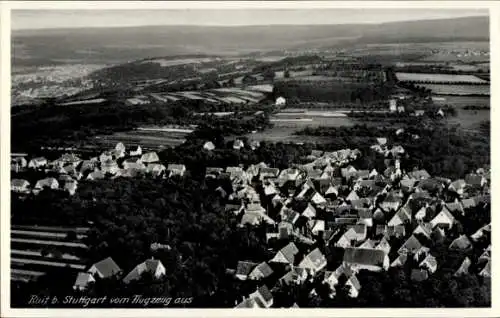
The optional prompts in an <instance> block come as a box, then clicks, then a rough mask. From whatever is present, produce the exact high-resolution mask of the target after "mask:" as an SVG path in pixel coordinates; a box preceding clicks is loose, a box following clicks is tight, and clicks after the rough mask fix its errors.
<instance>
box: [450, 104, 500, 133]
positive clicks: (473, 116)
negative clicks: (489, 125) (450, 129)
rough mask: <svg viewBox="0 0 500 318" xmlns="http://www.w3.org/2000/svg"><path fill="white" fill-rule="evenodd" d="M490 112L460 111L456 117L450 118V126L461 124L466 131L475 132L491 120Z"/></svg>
mask: <svg viewBox="0 0 500 318" xmlns="http://www.w3.org/2000/svg"><path fill="white" fill-rule="evenodd" d="M490 118H491V117H490V111H489V110H465V109H458V110H457V116H456V117H449V118H448V123H449V124H460V125H461V126H462V127H463V128H465V129H470V130H475V129H477V128H479V124H480V123H481V122H483V121H487V120H490Z"/></svg>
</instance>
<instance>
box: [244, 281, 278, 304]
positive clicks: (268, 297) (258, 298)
mask: <svg viewBox="0 0 500 318" xmlns="http://www.w3.org/2000/svg"><path fill="white" fill-rule="evenodd" d="M249 297H250V298H252V299H254V300H255V302H256V303H257V304H258V305H259V307H260V308H269V307H271V306H272V305H273V295H272V294H271V292H270V291H269V289H268V288H267V286H266V285H263V286H261V287H259V288H257V290H256V291H255V292H253V293H251V294H250V295H249Z"/></svg>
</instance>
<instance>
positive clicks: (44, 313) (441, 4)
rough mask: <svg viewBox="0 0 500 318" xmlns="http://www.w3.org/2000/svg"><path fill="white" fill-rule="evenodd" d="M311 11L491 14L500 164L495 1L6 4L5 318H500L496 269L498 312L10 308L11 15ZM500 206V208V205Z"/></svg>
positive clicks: (1, 169) (2, 155)
mask: <svg viewBox="0 0 500 318" xmlns="http://www.w3.org/2000/svg"><path fill="white" fill-rule="evenodd" d="M185 8H188V9H215V8H216V9H236V8H238V9H242V8H249V9H250V8H251V9H285V8H288V9H308V8H315V9H318V8H325V9H326V8H364V9H366V8H421V9H432V8H441V9H466V8H471V9H472V8H473V9H490V41H491V42H490V43H491V46H490V51H491V59H490V60H491V61H490V63H491V88H492V89H491V105H492V107H491V127H492V134H491V136H492V137H491V138H492V140H491V151H492V157H491V162H492V163H493V162H500V161H498V160H497V159H500V158H499V156H500V149H498V148H499V147H500V146H499V145H498V144H497V143H495V139H497V134H496V132H495V122H496V121H497V117H498V116H497V113H498V112H497V111H496V109H495V107H494V105H497V104H498V103H499V102H500V98H499V94H498V93H497V92H496V91H495V89H493V88H494V87H497V83H498V82H499V81H500V77H499V76H500V75H499V74H498V72H499V68H500V62H499V61H498V58H499V56H498V55H499V54H500V51H499V50H500V39H499V36H500V23H499V14H500V3H497V2H495V1H392V2H390V1H328V2H325V1H323V2H322V1H301V2H299V1H297V2H292V1H278V2H277V1H240V2H236V1H231V2H229V1H227V2H225V1H224V2H222V1H210V2H208V1H205V2H202V1H196V2H195V1H193V2H191V1H185V2H182V1H173V2H147V1H127V2H123V1H100V2H98V3H97V2H93V1H88V2H86V1H53V2H51V1H33V2H30V1H16V2H7V1H1V2H0V26H1V33H0V48H1V55H0V56H1V65H0V66H1V67H0V74H1V79H2V80H1V83H2V85H1V86H0V98H1V99H0V102H1V104H0V105H2V108H1V112H0V129H1V143H0V178H1V183H0V184H1V185H2V186H0V204H1V206H0V207H1V210H0V211H1V213H0V224H1V229H2V230H1V231H0V233H1V247H2V248H1V249H0V252H1V269H2V271H1V272H0V278H1V279H0V282H1V295H2V297H1V303H0V308H1V314H0V316H1V317H66V316H72V317H94V316H97V317H99V316H108V317H115V316H117V317H136V316H148V317H149V316H151V317H160V316H161V317H200V316H201V317H235V316H239V317H255V316H259V317H277V316H281V317H302V316H306V315H307V316H309V317H325V316H340V317H360V316H370V317H391V316H394V317H494V316H500V307H499V305H500V302H499V301H498V299H496V298H497V297H495V296H497V295H500V293H499V292H500V290H499V288H500V279H498V278H499V277H498V276H497V273H498V270H495V267H492V270H493V272H494V273H493V277H492V296H491V299H492V308H460V309H425V308H422V309H266V310H234V309H127V310H119V309H84V310H81V309H11V308H10V241H9V228H10V181H9V180H10V168H9V162H10V155H9V154H10V106H9V105H10V10H12V9H61V10H65V9H66V10H75V9H89V10H94V9H95V10H102V9H121V10H137V9H142V10H148V9H152V10H154V9H185ZM492 167H493V168H492V172H491V175H492V184H491V189H492V190H491V192H492V204H493V206H494V207H496V206H497V203H496V202H497V199H496V191H495V190H496V185H497V181H496V180H500V175H498V172H497V169H496V168H495V167H494V166H493V165H492ZM499 204H500V203H499ZM493 211H494V209H492V223H493V228H496V225H495V224H496V223H498V220H499V216H497V215H496V213H495V212H493ZM498 235H499V233H498V231H496V230H494V231H493V235H492V241H493V244H492V262H493V264H496V263H495V262H496V256H495V255H496V254H497V252H496V250H497V244H496V243H497V242H499V240H498V239H499V236H498Z"/></svg>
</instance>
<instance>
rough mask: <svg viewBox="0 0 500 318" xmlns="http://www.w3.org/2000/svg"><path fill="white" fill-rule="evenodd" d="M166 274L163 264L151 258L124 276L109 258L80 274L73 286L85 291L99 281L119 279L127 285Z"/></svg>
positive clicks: (75, 288)
mask: <svg viewBox="0 0 500 318" xmlns="http://www.w3.org/2000/svg"><path fill="white" fill-rule="evenodd" d="M165 273H166V269H165V266H163V263H162V262H161V261H160V260H157V259H154V258H151V259H147V260H145V261H144V262H142V263H140V264H138V265H137V266H135V267H134V268H133V269H132V270H131V271H130V272H129V273H128V274H127V275H125V276H123V270H122V269H121V268H120V267H119V266H118V265H117V264H116V263H115V261H114V260H113V259H112V258H111V257H108V258H105V259H103V260H101V261H99V262H97V263H95V264H93V265H91V266H90V267H89V269H88V270H87V271H85V272H79V273H78V274H77V276H76V280H75V283H74V284H73V289H74V290H78V291H84V290H86V289H87V288H88V287H89V285H90V284H91V283H95V282H96V280H99V279H109V278H117V277H119V278H120V279H122V281H123V282H124V283H125V284H129V283H131V282H133V281H135V280H138V279H140V278H141V277H142V276H143V275H145V274H149V275H151V277H153V278H154V279H159V278H161V277H162V276H163V275H165Z"/></svg>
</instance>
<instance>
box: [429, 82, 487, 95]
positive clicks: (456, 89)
mask: <svg viewBox="0 0 500 318" xmlns="http://www.w3.org/2000/svg"><path fill="white" fill-rule="evenodd" d="M421 86H423V87H425V88H427V89H430V90H432V93H433V94H436V95H485V96H489V95H490V86H489V85H446V84H422V85H421Z"/></svg>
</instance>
